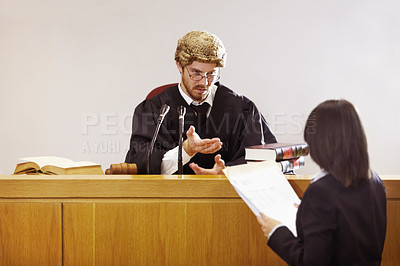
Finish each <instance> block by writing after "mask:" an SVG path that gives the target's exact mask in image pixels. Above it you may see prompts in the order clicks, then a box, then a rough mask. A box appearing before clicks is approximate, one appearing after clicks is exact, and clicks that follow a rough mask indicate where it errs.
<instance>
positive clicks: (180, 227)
mask: <svg viewBox="0 0 400 266" xmlns="http://www.w3.org/2000/svg"><path fill="white" fill-rule="evenodd" d="M288 179H289V181H290V183H291V185H292V187H293V188H294V189H295V191H296V192H297V193H298V195H299V196H300V197H301V196H302V195H303V192H304V191H305V189H306V188H307V186H308V184H309V182H310V178H309V177H307V176H288ZM382 179H383V180H384V183H385V186H386V192H387V199H388V205H387V207H388V223H387V226H388V227H387V236H386V242H385V249H384V253H383V261H382V265H390V266H395V265H400V176H382ZM366 204H367V203H366ZM371 241H374V239H371ZM0 265H51V266H54V265H65V266H68V265H218V266H220V265H269V266H270V265H286V264H285V263H284V262H283V261H282V260H281V259H280V258H279V257H278V256H277V255H276V254H275V253H274V252H273V251H272V250H271V249H269V247H268V246H267V245H266V238H265V237H264V235H263V233H262V231H261V228H260V226H259V224H258V223H257V221H256V218H255V216H254V215H253V213H252V212H251V211H250V209H249V208H248V207H247V205H246V204H245V203H244V202H243V201H242V200H241V198H240V197H239V196H238V195H237V193H236V192H235V190H234V189H233V188H232V186H231V185H230V183H229V181H228V180H227V179H226V178H225V176H186V175H183V176H143V175H142V176H141V175H136V176H134V175H132V176H131V175H129V176H128V175H123V176H121V175H115V176H112V175H111V176H50V177H47V176H0Z"/></svg>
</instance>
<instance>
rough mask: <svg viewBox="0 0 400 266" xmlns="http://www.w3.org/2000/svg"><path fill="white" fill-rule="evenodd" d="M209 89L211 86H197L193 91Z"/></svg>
mask: <svg viewBox="0 0 400 266" xmlns="http://www.w3.org/2000/svg"><path fill="white" fill-rule="evenodd" d="M208 87H210V86H203V85H196V86H194V87H193V89H203V90H205V89H207V88H208Z"/></svg>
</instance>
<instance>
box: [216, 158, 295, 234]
mask: <svg viewBox="0 0 400 266" xmlns="http://www.w3.org/2000/svg"><path fill="white" fill-rule="evenodd" d="M279 167H280V166H279V165H277V163H276V162H274V161H265V162H258V163H252V164H242V165H236V166H231V167H227V168H225V169H224V170H223V171H224V173H225V175H226V176H227V178H228V179H229V182H230V183H231V184H232V186H233V187H234V188H235V190H236V192H237V193H238V194H239V196H240V197H241V198H242V199H243V201H244V202H245V203H246V204H247V205H248V206H249V208H250V209H251V210H252V211H253V213H254V214H255V215H256V216H261V215H260V212H262V213H264V214H266V215H267V216H269V217H271V218H274V219H276V220H278V221H280V222H282V224H284V225H286V226H287V227H288V228H289V229H290V231H292V233H293V234H294V235H295V236H296V235H297V232H296V214H297V208H296V207H295V206H294V203H297V204H300V199H299V197H298V196H297V194H296V192H295V191H294V190H293V188H292V186H291V185H290V184H289V182H288V181H287V179H286V177H285V176H284V175H283V174H282V172H281V171H280V169H279Z"/></svg>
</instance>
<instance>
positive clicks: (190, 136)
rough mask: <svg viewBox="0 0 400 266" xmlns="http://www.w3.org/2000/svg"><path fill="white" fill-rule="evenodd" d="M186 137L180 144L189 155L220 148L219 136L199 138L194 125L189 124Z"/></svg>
mask: <svg viewBox="0 0 400 266" xmlns="http://www.w3.org/2000/svg"><path fill="white" fill-rule="evenodd" d="M186 136H187V139H186V140H185V141H184V142H183V144H182V146H183V148H184V149H185V151H186V153H187V154H188V155H189V156H194V155H195V154H196V153H198V152H200V153H205V154H212V153H215V152H217V151H219V150H220V149H221V148H222V142H221V140H220V139H219V138H212V139H201V138H200V136H199V135H198V134H197V133H196V131H195V128H194V126H190V127H189V129H188V131H187V132H186Z"/></svg>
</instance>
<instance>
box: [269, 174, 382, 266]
mask: <svg viewBox="0 0 400 266" xmlns="http://www.w3.org/2000/svg"><path fill="white" fill-rule="evenodd" d="M296 227H297V235H298V237H295V236H294V235H293V234H292V233H291V232H290V231H289V229H288V228H287V227H279V228H278V229H277V230H276V231H275V232H274V233H273V234H272V235H271V236H270V238H269V240H268V245H269V246H270V247H271V248H272V249H273V250H274V251H275V252H276V253H277V254H278V255H279V256H280V257H281V258H282V259H284V260H285V261H286V262H287V263H288V264H289V265H318V266H321V265H340V266H345V265H380V262H381V260H382V251H383V244H384V242H385V234H386V193H385V187H384V185H383V183H382V181H381V179H380V178H379V176H378V175H376V174H375V173H374V174H373V176H372V178H371V179H370V181H369V182H368V183H366V184H363V185H360V186H358V187H355V188H345V187H344V186H343V185H342V183H341V182H339V181H338V180H337V179H336V178H334V177H333V176H332V175H331V174H327V175H325V176H324V177H322V178H321V179H319V180H317V181H315V182H312V183H311V184H310V186H309V187H308V188H307V190H306V192H305V193H304V196H303V199H302V202H301V204H300V206H299V209H298V212H297V219H296Z"/></svg>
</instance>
